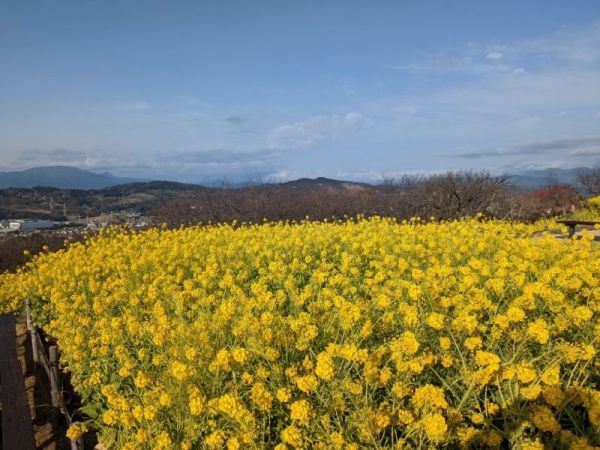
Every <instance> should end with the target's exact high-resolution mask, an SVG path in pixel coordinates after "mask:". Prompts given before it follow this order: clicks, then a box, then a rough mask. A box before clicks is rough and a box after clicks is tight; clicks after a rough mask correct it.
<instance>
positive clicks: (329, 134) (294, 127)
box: [267, 112, 374, 149]
mask: <svg viewBox="0 0 600 450" xmlns="http://www.w3.org/2000/svg"><path fill="white" fill-rule="evenodd" d="M373 124H374V121H373V120H372V119H370V118H368V117H366V116H365V115H363V114H361V113H358V112H349V113H347V114H346V115H345V116H338V115H333V116H316V117H312V118H310V119H307V120H305V121H302V122H294V123H289V124H285V125H281V126H278V127H277V128H275V129H273V130H272V131H271V132H270V133H269V134H268V136H267V144H268V146H269V147H270V148H283V149H295V148H303V147H310V146H311V145H314V144H316V143H318V142H321V141H324V140H329V139H333V138H334V137H335V136H336V135H338V134H340V133H342V132H344V131H359V130H361V129H363V128H366V127H369V126H371V125H373Z"/></svg>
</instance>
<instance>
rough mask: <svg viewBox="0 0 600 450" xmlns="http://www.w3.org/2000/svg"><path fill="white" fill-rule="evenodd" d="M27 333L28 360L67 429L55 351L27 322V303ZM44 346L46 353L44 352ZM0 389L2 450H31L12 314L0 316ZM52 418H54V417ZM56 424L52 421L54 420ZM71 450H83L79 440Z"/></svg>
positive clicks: (28, 316) (32, 441)
mask: <svg viewBox="0 0 600 450" xmlns="http://www.w3.org/2000/svg"><path fill="white" fill-rule="evenodd" d="M25 317H26V320H27V331H28V333H29V337H30V339H31V351H32V359H33V363H34V366H35V368H36V369H38V368H39V367H41V368H42V369H43V370H44V372H45V373H46V376H47V377H48V380H50V394H51V398H52V406H53V407H54V411H55V414H58V413H62V415H63V416H64V418H65V421H66V424H67V426H71V424H72V422H73V420H72V416H71V415H70V414H69V411H68V410H67V407H66V405H65V401H64V398H63V391H62V385H61V380H60V370H59V368H58V348H57V347H56V346H55V345H49V346H47V345H46V344H45V342H44V340H43V339H42V337H41V336H40V333H39V332H38V329H37V327H36V326H35V325H34V324H33V321H32V320H31V308H30V305H29V301H25ZM46 347H48V352H47V353H46ZM0 390H1V391H2V394H1V400H2V428H1V429H2V449H3V450H35V448H36V446H35V436H34V432H33V424H32V420H31V413H30V409H29V403H28V401H27V395H26V392H25V380H24V377H23V370H22V369H21V364H20V363H19V360H18V358H17V339H16V321H15V317H14V315H12V314H0ZM55 419H56V416H55ZM55 424H56V420H55ZM70 443H71V450H83V448H84V447H83V440H82V439H81V438H79V439H71V442H70Z"/></svg>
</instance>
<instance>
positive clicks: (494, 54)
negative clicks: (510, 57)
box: [485, 52, 504, 61]
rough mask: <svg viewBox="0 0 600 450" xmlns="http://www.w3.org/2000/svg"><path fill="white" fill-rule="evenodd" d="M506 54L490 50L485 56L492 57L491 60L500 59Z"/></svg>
mask: <svg viewBox="0 0 600 450" xmlns="http://www.w3.org/2000/svg"><path fill="white" fill-rule="evenodd" d="M503 56H504V55H503V54H502V53H500V52H489V53H488V54H487V55H485V57H486V58H487V59H491V60H494V61H496V60H498V59H502V57H503Z"/></svg>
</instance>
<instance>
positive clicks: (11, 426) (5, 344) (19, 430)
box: [0, 314, 35, 450]
mask: <svg viewBox="0 0 600 450" xmlns="http://www.w3.org/2000/svg"><path fill="white" fill-rule="evenodd" d="M0 389H1V390H2V396H1V398H2V448H3V449H5V450H21V449H22V450H35V437H34V435H33V424H32V422H31V413H30V412H29V403H28V402H27V395H26V393H25V380H24V378H23V371H22V369H21V363H19V359H18V358H17V336H16V323H15V316H13V315H12V314H1V315H0Z"/></svg>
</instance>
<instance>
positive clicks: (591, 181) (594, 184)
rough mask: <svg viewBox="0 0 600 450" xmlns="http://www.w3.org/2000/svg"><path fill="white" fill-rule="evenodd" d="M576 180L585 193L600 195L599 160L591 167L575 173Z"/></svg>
mask: <svg viewBox="0 0 600 450" xmlns="http://www.w3.org/2000/svg"><path fill="white" fill-rule="evenodd" d="M577 182H578V183H579V184H580V185H582V186H583V188H584V189H585V191H586V194H589V195H593V196H596V195H600V161H597V162H596V164H594V166H593V167H592V168H591V169H585V170H580V171H579V173H578V174H577Z"/></svg>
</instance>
